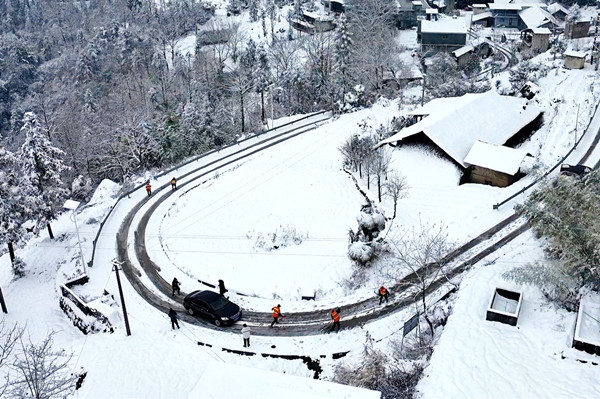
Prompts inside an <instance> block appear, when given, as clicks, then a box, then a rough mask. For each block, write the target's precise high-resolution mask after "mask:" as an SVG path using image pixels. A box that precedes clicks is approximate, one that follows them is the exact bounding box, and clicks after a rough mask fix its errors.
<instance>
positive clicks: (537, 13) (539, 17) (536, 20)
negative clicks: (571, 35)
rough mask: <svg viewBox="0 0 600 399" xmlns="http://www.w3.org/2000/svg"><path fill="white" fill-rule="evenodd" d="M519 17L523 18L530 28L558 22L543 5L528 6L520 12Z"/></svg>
mask: <svg viewBox="0 0 600 399" xmlns="http://www.w3.org/2000/svg"><path fill="white" fill-rule="evenodd" d="M519 17H520V18H521V19H522V20H523V22H524V23H525V25H527V27H528V28H537V27H538V26H541V25H544V24H547V23H549V22H550V23H553V24H558V21H557V20H556V18H554V17H553V16H552V14H550V13H549V12H548V11H546V10H544V9H543V8H541V7H537V6H534V7H528V8H526V9H524V10H522V11H520V12H519Z"/></svg>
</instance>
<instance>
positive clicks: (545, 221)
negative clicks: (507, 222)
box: [517, 171, 600, 289]
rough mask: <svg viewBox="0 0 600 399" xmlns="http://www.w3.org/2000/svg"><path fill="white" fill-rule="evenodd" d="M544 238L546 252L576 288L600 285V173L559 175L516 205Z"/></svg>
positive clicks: (597, 286)
mask: <svg viewBox="0 0 600 399" xmlns="http://www.w3.org/2000/svg"><path fill="white" fill-rule="evenodd" d="M517 211H518V212H519V213H520V214H521V215H523V216H525V217H527V219H528V220H529V221H530V223H531V224H532V226H533V228H534V229H535V231H536V232H537V233H538V234H539V235H540V236H543V237H546V238H547V239H548V243H549V247H548V254H549V255H550V256H551V257H553V258H555V259H557V260H559V261H560V262H562V264H563V265H564V266H565V268H566V270H567V271H568V273H569V275H570V276H572V277H573V278H574V279H576V281H577V284H576V287H577V289H579V288H581V287H583V286H586V285H588V286H591V287H593V288H599V287H600V266H599V265H600V219H598V217H597V215H598V212H599V211H600V173H599V172H598V171H593V172H592V173H590V174H589V175H588V176H587V177H586V178H585V179H578V178H574V177H571V176H559V177H558V178H557V179H556V180H554V181H552V182H549V183H547V184H545V185H544V186H542V187H541V188H540V189H538V190H537V191H535V192H534V193H532V194H531V195H530V196H529V197H528V199H527V201H526V202H525V203H524V204H523V205H522V206H518V207H517Z"/></svg>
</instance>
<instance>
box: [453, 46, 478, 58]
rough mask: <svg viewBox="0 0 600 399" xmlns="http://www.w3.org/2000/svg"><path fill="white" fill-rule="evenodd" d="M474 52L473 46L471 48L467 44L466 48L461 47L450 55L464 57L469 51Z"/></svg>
mask: <svg viewBox="0 0 600 399" xmlns="http://www.w3.org/2000/svg"><path fill="white" fill-rule="evenodd" d="M473 50H475V49H474V48H473V46H471V45H470V44H467V45H466V46H462V47H461V48H459V49H458V50H454V51H453V52H452V54H454V56H455V57H460V56H461V55H465V54H467V53H468V52H470V51H473Z"/></svg>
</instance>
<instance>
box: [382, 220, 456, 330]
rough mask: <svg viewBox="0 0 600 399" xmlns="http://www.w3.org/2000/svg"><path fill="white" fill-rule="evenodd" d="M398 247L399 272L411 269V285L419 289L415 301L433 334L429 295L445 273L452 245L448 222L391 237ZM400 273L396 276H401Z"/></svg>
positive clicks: (396, 256) (421, 227)
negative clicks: (428, 306)
mask: <svg viewBox="0 0 600 399" xmlns="http://www.w3.org/2000/svg"><path fill="white" fill-rule="evenodd" d="M392 243H393V245H394V247H395V248H396V253H395V255H394V256H395V259H396V261H398V263H399V266H400V268H399V269H398V270H399V271H402V270H404V271H406V270H408V271H410V272H411V274H410V275H409V283H408V284H409V285H410V286H411V287H414V288H415V289H416V290H417V294H416V295H415V301H418V300H419V299H420V302H421V307H422V311H423V317H424V318H425V320H426V321H427V324H428V325H429V328H430V330H431V334H432V335H433V333H434V331H433V323H432V322H431V320H430V319H429V316H428V314H427V301H426V295H427V293H428V291H429V289H430V288H431V287H432V286H433V285H434V284H435V283H436V281H437V280H438V277H440V276H443V275H444V273H445V271H444V267H445V266H446V263H447V259H446V256H447V255H448V253H449V252H450V251H451V249H452V248H453V246H454V244H453V243H451V242H450V240H449V237H448V232H447V228H446V226H445V225H443V224H440V225H436V224H433V225H428V226H423V225H421V226H420V230H419V231H415V230H414V229H413V230H412V231H410V232H408V233H406V234H405V235H404V236H403V237H400V239H395V240H392ZM399 277H400V275H398V276H396V278H399Z"/></svg>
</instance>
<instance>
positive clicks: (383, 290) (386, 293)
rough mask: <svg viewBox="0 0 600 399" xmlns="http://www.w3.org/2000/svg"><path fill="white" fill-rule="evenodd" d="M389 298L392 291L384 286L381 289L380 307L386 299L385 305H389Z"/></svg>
mask: <svg viewBox="0 0 600 399" xmlns="http://www.w3.org/2000/svg"><path fill="white" fill-rule="evenodd" d="M389 296H390V291H388V289H387V288H385V287H384V286H383V285H382V286H381V287H379V304H380V305H381V303H382V302H383V299H384V298H385V303H387V302H388V297H389Z"/></svg>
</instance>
